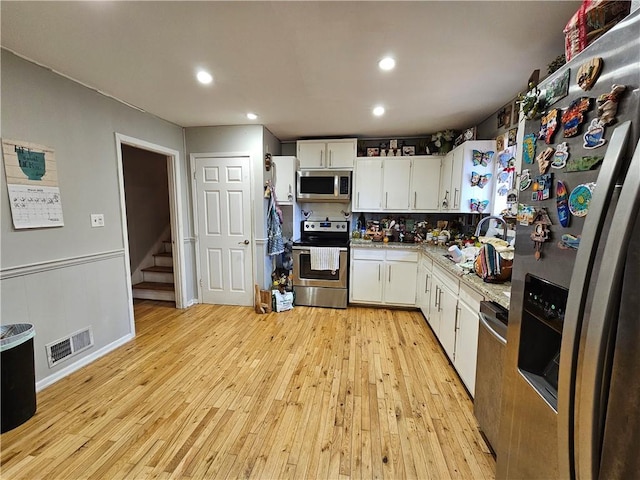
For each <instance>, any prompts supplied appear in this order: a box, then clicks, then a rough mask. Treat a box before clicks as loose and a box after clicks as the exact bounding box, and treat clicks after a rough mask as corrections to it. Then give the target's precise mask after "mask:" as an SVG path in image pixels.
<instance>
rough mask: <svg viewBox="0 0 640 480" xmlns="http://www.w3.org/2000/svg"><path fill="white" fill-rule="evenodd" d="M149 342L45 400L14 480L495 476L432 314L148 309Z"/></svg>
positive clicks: (14, 445)
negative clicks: (427, 317)
mask: <svg viewBox="0 0 640 480" xmlns="http://www.w3.org/2000/svg"><path fill="white" fill-rule="evenodd" d="M135 315H136V328H137V336H136V338H135V339H134V340H132V341H131V342H129V343H127V344H126V345H124V346H122V347H120V348H118V349H117V350H115V351H114V352H112V353H109V354H108V355H106V356H104V357H102V358H100V359H99V360H97V361H95V362H94V363H92V364H90V365H89V366H87V367H85V368H83V369H81V370H80V371H78V372H76V373H74V374H72V375H70V376H69V377H66V378H65V379H63V380H61V381H59V382H57V383H55V384H54V385H52V386H50V387H48V388H47V389H45V390H43V391H42V392H40V393H39V394H38V411H37V413H36V415H35V416H34V417H33V418H32V419H31V420H29V421H28V422H26V423H25V424H24V425H22V426H20V427H18V428H17V429H15V430H12V431H10V432H7V433H5V434H3V435H2V438H1V440H2V460H1V465H2V472H1V473H2V478H3V479H5V478H6V479H20V478H24V479H36V478H46V479H49V480H50V479H80V478H92V479H117V478H126V479H138V478H194V479H195V478H268V479H280V478H291V479H307V478H308V479H323V478H326V479H340V478H344V479H347V478H358V479H360V478H366V479H368V478H380V479H382V478H386V479H402V478H416V479H446V478H464V479H480V478H487V479H490V478H493V477H494V475H495V461H494V459H493V457H492V455H491V454H490V452H489V450H488V448H487V446H486V444H485V443H484V440H483V439H482V437H481V435H480V433H479V432H478V427H477V423H476V421H475V418H474V417H473V412H472V403H471V400H470V399H469V397H468V395H467V393H466V391H465V390H464V388H463V387H462V384H461V382H460V380H459V378H458V377H457V376H456V373H455V372H454V370H453V368H452V367H451V366H450V365H449V363H448V361H447V359H446V357H445V355H444V353H443V352H442V350H441V348H440V346H439V345H438V343H437V341H436V340H435V337H434V336H433V334H432V332H431V330H430V329H429V327H428V325H427V324H426V322H425V320H424V318H423V317H422V315H421V314H420V313H419V312H417V311H402V310H386V309H375V308H355V307H353V308H349V309H347V310H334V309H322V308H309V307H295V308H294V309H293V310H291V311H288V312H282V313H271V314H268V315H258V314H255V313H254V312H253V309H252V308H248V307H230V306H212V305H197V306H194V307H191V308H189V309H186V310H176V309H174V308H170V307H168V306H167V305H165V304H162V303H161V302H153V301H143V302H140V303H136V305H135Z"/></svg>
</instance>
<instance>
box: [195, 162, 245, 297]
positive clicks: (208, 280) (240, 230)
mask: <svg viewBox="0 0 640 480" xmlns="http://www.w3.org/2000/svg"><path fill="white" fill-rule="evenodd" d="M195 169H196V175H195V178H196V183H195V185H196V196H197V204H196V208H197V217H198V218H197V224H198V252H199V255H200V277H201V289H200V291H201V298H200V301H201V302H202V303H215V304H224V305H253V280H252V278H253V277H252V273H251V272H252V265H253V261H252V260H253V258H252V251H253V249H252V246H251V201H250V197H251V196H250V188H249V186H250V175H249V158H248V157H205V158H196V159H195Z"/></svg>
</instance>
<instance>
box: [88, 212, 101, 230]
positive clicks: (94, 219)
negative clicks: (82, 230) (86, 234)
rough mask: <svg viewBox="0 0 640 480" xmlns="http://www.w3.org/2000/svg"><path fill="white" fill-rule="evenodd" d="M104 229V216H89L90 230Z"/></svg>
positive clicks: (99, 214)
mask: <svg viewBox="0 0 640 480" xmlns="http://www.w3.org/2000/svg"><path fill="white" fill-rule="evenodd" d="M97 227H104V214H102V213H92V214H91V228H97Z"/></svg>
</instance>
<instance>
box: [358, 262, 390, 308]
mask: <svg viewBox="0 0 640 480" xmlns="http://www.w3.org/2000/svg"><path fill="white" fill-rule="evenodd" d="M383 265H384V264H383V262H381V261H378V260H353V259H352V260H351V280H350V285H351V288H350V298H351V301H353V302H365V303H381V302H382V275H383Z"/></svg>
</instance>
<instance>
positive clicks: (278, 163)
mask: <svg viewBox="0 0 640 480" xmlns="http://www.w3.org/2000/svg"><path fill="white" fill-rule="evenodd" d="M272 161H273V175H272V178H273V182H274V184H275V191H276V198H277V199H278V203H280V204H282V205H292V204H293V201H294V199H295V195H296V194H295V185H296V157H273V158H272Z"/></svg>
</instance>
